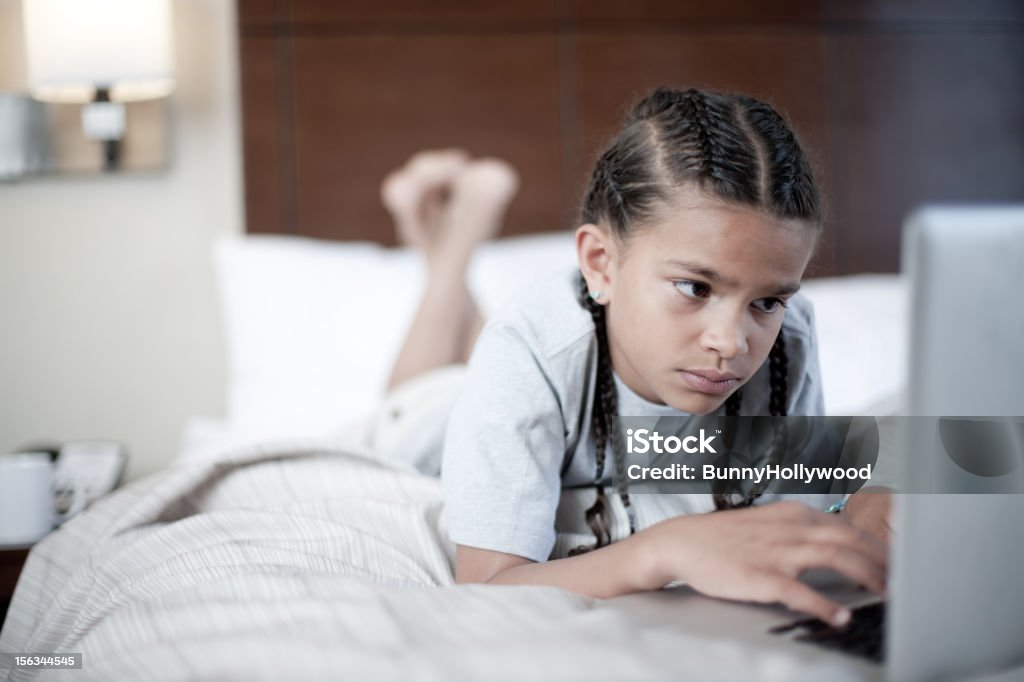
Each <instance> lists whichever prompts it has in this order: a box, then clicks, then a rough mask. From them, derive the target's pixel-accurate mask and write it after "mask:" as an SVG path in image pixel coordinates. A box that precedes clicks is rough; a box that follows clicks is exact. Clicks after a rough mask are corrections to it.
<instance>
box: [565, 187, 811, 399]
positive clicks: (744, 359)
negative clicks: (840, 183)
mask: <svg viewBox="0 0 1024 682" xmlns="http://www.w3.org/2000/svg"><path fill="white" fill-rule="evenodd" d="M815 238H816V231H815V229H814V228H813V227H811V226H809V225H807V224H806V223H803V222H799V221H780V220H777V219H775V218H772V217H771V216H769V215H767V214H765V213H762V212H759V211H757V210H754V209H749V208H743V207H735V206H730V205H726V204H723V203H722V202H720V201H716V200H714V199H710V198H708V197H706V196H704V195H703V194H701V193H700V192H698V191H696V190H695V189H691V190H688V191H683V192H680V194H679V197H678V199H677V200H676V201H673V203H672V205H671V206H665V207H664V209H663V210H662V212H661V215H660V217H659V218H658V219H656V220H653V221H651V224H650V225H647V226H644V227H639V228H637V229H636V231H635V232H634V233H633V234H632V235H631V236H630V238H629V239H628V241H627V242H625V243H623V242H620V241H618V240H617V239H615V238H614V237H613V236H612V235H611V234H610V233H609V232H607V231H606V230H604V229H602V228H600V227H597V226H595V225H584V226H583V227H581V228H579V230H578V231H577V247H578V251H579V257H580V263H581V268H582V270H583V273H584V276H585V277H586V279H587V283H588V285H589V288H590V290H591V291H596V290H600V291H602V292H603V295H602V297H601V298H600V299H599V301H598V302H599V303H602V304H604V305H606V306H607V317H606V319H607V325H608V346H609V352H610V354H611V361H612V367H613V368H614V369H615V372H616V373H617V374H618V375H619V378H620V379H622V381H624V382H625V383H626V385H627V386H629V387H630V388H631V389H632V390H633V391H634V392H636V393H637V394H638V395H640V396H641V397H643V398H644V399H646V400H648V401H651V402H654V403H659V404H667V405H670V406H672V407H674V408H676V409H677V410H680V411H683V412H688V413H692V414H707V413H709V412H713V411H715V410H716V409H718V407H719V406H721V405H722V404H723V403H724V402H725V401H726V399H727V398H728V397H729V396H730V395H731V394H732V393H734V392H735V391H736V390H737V389H739V388H740V387H741V386H742V385H743V384H744V383H746V382H747V381H748V380H749V379H750V378H751V377H752V376H753V375H754V373H755V372H756V371H757V370H758V368H759V367H761V365H762V364H763V363H764V361H765V359H766V358H767V357H768V353H769V351H771V347H772V344H773V343H774V342H775V337H776V336H777V335H778V333H779V328H780V327H781V325H782V318H783V315H784V314H785V307H784V306H785V303H786V301H788V299H789V298H790V297H791V296H792V295H793V294H794V293H796V290H797V289H798V288H799V283H800V279H801V277H802V276H803V273H804V269H805V268H806V267H807V262H808V260H809V259H810V257H811V254H812V252H813V250H814V242H815Z"/></svg>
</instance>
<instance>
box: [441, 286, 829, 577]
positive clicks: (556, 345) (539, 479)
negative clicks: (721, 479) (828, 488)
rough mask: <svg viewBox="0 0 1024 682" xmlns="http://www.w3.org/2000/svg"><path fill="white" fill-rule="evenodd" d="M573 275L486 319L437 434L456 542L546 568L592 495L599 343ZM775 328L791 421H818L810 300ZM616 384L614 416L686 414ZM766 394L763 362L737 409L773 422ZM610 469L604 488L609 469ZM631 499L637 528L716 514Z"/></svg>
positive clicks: (793, 303)
mask: <svg viewBox="0 0 1024 682" xmlns="http://www.w3.org/2000/svg"><path fill="white" fill-rule="evenodd" d="M576 278H577V273H576V271H575V270H573V271H571V272H566V273H564V274H563V273H559V275H558V276H557V277H552V278H551V279H548V280H542V281H539V282H537V283H535V284H534V285H532V286H530V287H529V288H528V290H526V291H524V292H523V295H522V296H521V297H520V298H518V299H517V300H515V301H512V302H510V303H509V304H508V305H506V306H505V307H504V308H503V309H502V310H501V311H500V312H499V313H498V314H496V315H495V316H493V317H492V318H491V319H490V320H489V321H488V323H487V325H486V327H485V328H484V330H483V333H482V334H481V335H480V338H479V340H478V341H477V344H476V347H475V348H474V350H473V354H472V357H471V358H470V360H469V367H468V371H467V373H466V377H465V380H464V384H463V386H462V389H461V392H460V394H459V396H458V398H457V399H456V401H455V405H454V408H453V410H452V413H451V415H450V417H449V421H448V427H447V431H446V434H445V445H444V455H443V464H442V482H443V490H444V498H445V515H446V517H447V522H448V525H449V529H450V530H449V536H450V538H451V540H452V541H453V542H455V543H456V544H461V545H467V546H471V547H478V548H482V549H489V550H494V551H498V552H505V553H508V554H515V555H518V556H522V557H525V558H527V559H531V560H533V561H544V560H546V559H549V558H558V557H561V556H565V555H566V553H567V552H568V550H569V549H570V548H571V547H573V546H576V545H579V544H589V543H592V541H593V536H592V534H591V533H590V530H589V529H588V528H587V526H586V523H585V521H584V512H585V510H586V509H587V508H588V507H589V506H590V504H591V503H592V502H593V499H594V496H595V494H596V491H595V489H594V487H593V483H594V474H595V469H596V446H595V443H594V437H593V434H592V432H591V405H592V404H593V399H594V390H595V383H596V382H595V377H596V374H597V338H596V335H595V331H594V323H593V321H592V319H591V317H590V313H589V312H587V311H586V310H584V309H583V308H582V307H581V306H580V305H579V303H578V302H577V300H576V293H575V292H576V281H577V279H576ZM782 324H783V329H784V333H785V335H786V351H787V355H788V359H789V377H788V378H789V404H788V413H789V414H791V415H824V414H825V405H824V395H823V393H822V386H821V372H820V369H819V366H818V353H817V347H816V339H815V333H814V313H813V310H812V307H811V304H810V302H809V301H808V300H807V299H806V298H804V297H803V296H801V295H799V294H797V295H796V296H794V297H792V299H791V300H790V303H789V307H788V308H787V309H786V311H785V317H784V318H783V323H782ZM615 383H616V387H617V389H618V406H619V409H618V412H619V414H620V415H626V416H651V417H659V416H685V413H683V412H679V411H678V410H675V409H674V408H672V407H669V406H667V405H657V404H654V403H651V402H649V401H647V400H645V399H643V398H641V397H640V396H639V395H637V394H636V393H634V392H633V391H632V390H630V388H629V387H628V386H626V385H625V384H624V383H623V382H622V381H621V380H619V378H618V376H615ZM769 394H770V386H769V379H768V362H767V361H765V364H764V366H762V367H761V368H760V369H759V370H758V371H757V372H756V373H755V375H754V376H753V377H752V378H751V379H750V381H749V382H747V384H746V385H745V386H744V387H743V401H742V409H741V413H742V414H752V415H767V414H769V411H768V398H769ZM722 413H723V414H724V412H722ZM606 472H607V477H606V483H608V484H609V485H610V483H611V465H610V462H606ZM606 492H607V493H608V498H609V502H610V505H609V506H610V511H609V514H610V516H611V526H612V539H613V541H615V540H619V539H621V538H623V537H625V536H626V535H628V533H629V519H628V516H627V514H626V512H625V509H624V507H623V505H622V503H621V501H620V500H619V497H618V496H617V495H615V494H613V490H612V489H611V488H610V487H609V488H608V489H607V490H606ZM818 497H820V498H821V499H815V500H814V503H815V506H818V505H819V504H821V505H825V504H827V503H829V502H830V501H835V500H838V499H841V497H834V499H833V496H802V498H818ZM772 499H773V496H772V495H765V496H763V497H762V498H760V499H759V500H758V502H759V503H764V502H768V501H771V500H772ZM805 501H807V500H805ZM631 502H632V506H633V508H634V513H635V515H636V525H637V529H638V530H639V529H642V528H645V527H647V526H650V525H652V524H654V523H657V522H658V521H661V520H663V519H665V518H669V517H672V516H678V515H680V514H687V513H703V512H707V511H710V510H711V509H713V508H714V504H713V501H712V499H711V496H710V495H697V494H687V495H683V494H680V495H667V494H663V495H635V496H631Z"/></svg>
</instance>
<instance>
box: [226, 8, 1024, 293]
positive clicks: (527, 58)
mask: <svg viewBox="0 0 1024 682" xmlns="http://www.w3.org/2000/svg"><path fill="white" fill-rule="evenodd" d="M239 26H240V32H241V40H240V50H241V60H242V69H241V73H242V80H243V84H242V85H243V112H244V130H245V133H244V135H245V173H246V210H247V221H248V228H247V229H248V230H249V231H251V232H287V233H295V234H303V235H308V236H316V237H322V238H327V239H373V240H376V241H381V242H384V243H392V242H393V235H392V231H391V226H390V224H389V221H388V220H387V217H386V216H385V214H384V211H383V209H382V208H381V207H380V202H379V198H378V184H379V182H380V180H381V179H382V178H383V176H384V174H385V173H386V172H387V171H388V170H390V169H391V168H392V167H394V166H396V165H398V164H400V163H401V162H402V161H403V160H404V159H405V158H407V157H408V156H409V155H410V154H411V153H413V152H414V151H416V150H418V149H422V148H428V147H438V146H450V145H460V146H464V147H466V148H467V149H469V150H470V151H471V152H472V153H474V154H477V155H481V154H494V155H499V156H503V157H506V158H509V159H510V160H511V161H512V162H513V163H515V165H516V166H517V167H519V169H520V171H521V173H522V176H523V180H524V182H523V189H522V192H521V194H520V196H519V197H518V198H517V200H516V202H515V203H514V204H513V207H512V212H511V216H510V224H509V228H508V230H507V232H508V233H511V234H514V233H519V232H533V231H541V230H548V229H561V228H564V227H566V226H568V225H570V224H571V223H572V222H574V219H575V216H576V214H577V211H578V202H579V198H580V194H581V192H582V186H583V184H584V183H585V179H586V174H587V172H588V171H589V168H590V164H591V162H592V160H593V156H594V154H595V152H596V150H597V149H598V147H599V146H600V145H601V144H602V143H603V142H604V141H605V140H606V138H607V137H608V135H609V134H610V133H611V132H613V131H614V129H615V128H616V127H617V124H618V122H619V121H620V119H621V117H622V115H623V114H624V113H625V111H626V110H627V109H628V107H629V105H630V104H631V103H632V102H633V101H635V99H636V98H637V97H638V96H640V95H641V94H643V93H644V92H647V91H648V90H649V89H651V88H653V87H654V86H656V85H661V84H670V85H676V86H680V87H687V86H690V85H701V86H707V87H712V88H715V89H720V90H732V91H744V92H749V93H751V94H754V95H755V96H758V97H761V98H763V99H766V100H768V101H770V102H771V103H773V104H774V105H775V106H776V107H777V108H779V109H780V110H781V111H782V112H783V113H784V114H785V115H786V116H787V117H788V118H789V119H790V121H791V122H792V123H793V125H794V127H795V128H796V129H797V131H798V133H799V134H800V136H801V138H802V140H803V142H804V146H805V148H806V149H808V151H809V153H810V155H811V156H812V159H813V161H814V164H815V166H816V170H817V171H818V173H819V177H820V178H821V179H822V184H823V188H824V192H825V198H826V209H827V221H826V232H825V235H824V240H823V244H822V248H821V250H820V251H819V254H818V257H817V258H816V259H815V261H814V262H813V264H812V268H813V269H812V271H811V272H812V273H813V274H835V273H849V272H858V271H893V270H895V269H897V268H898V264H899V253H898V248H897V246H898V242H899V230H900V226H901V224H902V220H903V217H904V216H905V215H906V213H907V212H908V211H910V210H912V209H913V208H914V207H915V206H916V205H917V204H918V203H920V202H923V201H953V200H971V201H987V200H1016V201H1020V200H1024V186H1022V182H1024V180H1022V179H1024V149H1022V144H1024V142H1022V139H1024V136H1022V135H1021V134H1020V132H1019V131H1020V130H1021V129H1024V102H1022V97H1024V95H1022V90H1021V88H1020V86H1019V83H1020V79H1021V74H1022V73H1024V54H1022V52H1024V48H1022V47H1021V46H1022V45H1024V3H1020V2H1017V1H1016V0H978V1H976V2H968V1H967V0H903V1H902V2H888V1H886V0H863V1H862V0H783V2H779V3H762V2H756V1H755V0H720V1H719V2H716V3H706V2H700V1H698V0H676V1H673V0H640V1H639V2H636V3H621V2H613V1H612V0H525V1H524V2H521V3H496V2H495V3H491V2H483V3H481V2H474V1H472V0H439V2H437V3H432V4H430V5H424V4H422V3H419V2H416V1H415V0H383V2H380V3H371V2H369V0H352V1H348V2H334V1H331V0H239Z"/></svg>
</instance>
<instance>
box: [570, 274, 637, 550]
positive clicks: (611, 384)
mask: <svg viewBox="0 0 1024 682" xmlns="http://www.w3.org/2000/svg"><path fill="white" fill-rule="evenodd" d="M578 300H579V302H580V305H582V306H583V307H584V308H585V309H586V310H587V311H588V312H589V313H590V316H591V318H592V319H593V320H594V331H595V333H596V336H597V386H596V391H595V393H596V395H595V398H594V404H593V408H592V410H591V423H592V424H593V426H592V428H593V434H594V443H595V445H596V447H597V465H596V467H595V469H596V470H595V472H594V486H595V488H596V489H597V498H596V499H595V500H594V504H593V505H591V507H590V508H589V509H587V512H586V520H587V525H588V526H589V527H590V530H591V532H593V534H594V537H595V538H597V542H596V543H595V544H594V546H592V547H587V546H585V545H580V546H579V547H574V548H573V549H572V550H570V551H569V555H570V556H575V555H577V554H582V553H584V552H588V551H590V550H592V549H597V548H599V547H603V546H605V545H609V544H611V528H610V525H609V522H608V514H607V512H608V500H607V497H606V496H605V492H604V466H605V460H606V455H607V451H608V447H609V445H610V446H611V448H612V456H613V460H614V463H615V479H616V482H617V483H618V487H619V496H620V497H621V498H622V504H623V506H625V507H626V508H629V506H630V501H629V493H627V492H626V485H625V470H624V469H625V457H624V454H623V453H622V452H620V449H619V448H617V447H616V444H615V442H614V438H613V428H614V421H613V420H614V418H615V415H616V414H617V413H618V395H617V392H616V390H615V378H614V376H613V374H612V363H611V356H610V354H609V352H608V328H607V325H606V324H605V307H604V306H603V305H600V304H598V303H597V302H595V301H594V299H592V298H591V297H590V291H589V290H588V288H587V282H586V280H584V279H583V276H582V275H581V276H580V278H579V292H578ZM631 530H632V529H631Z"/></svg>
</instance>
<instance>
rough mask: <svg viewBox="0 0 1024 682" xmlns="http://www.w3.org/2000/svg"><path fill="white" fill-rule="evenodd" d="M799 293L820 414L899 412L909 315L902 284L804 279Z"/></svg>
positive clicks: (857, 278) (856, 278)
mask: <svg viewBox="0 0 1024 682" xmlns="http://www.w3.org/2000/svg"><path fill="white" fill-rule="evenodd" d="M800 290H801V291H802V292H803V293H804V294H806V296H807V297H808V298H809V299H810V300H811V303H813V304H814V316H815V320H816V323H817V330H818V357H819V359H820V360H821V378H822V383H823V385H824V389H825V411H826V413H828V414H834V415H859V414H864V415H884V414H893V413H895V412H897V411H899V410H900V409H901V408H902V400H903V394H904V393H905V389H906V383H907V372H908V363H907V360H908V350H907V345H908V334H909V320H910V312H909V301H908V297H909V291H908V286H907V283H906V280H905V278H903V277H901V276H899V275H850V276H846V277H827V278H822V279H809V280H804V283H803V286H802V287H801V289H800Z"/></svg>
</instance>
